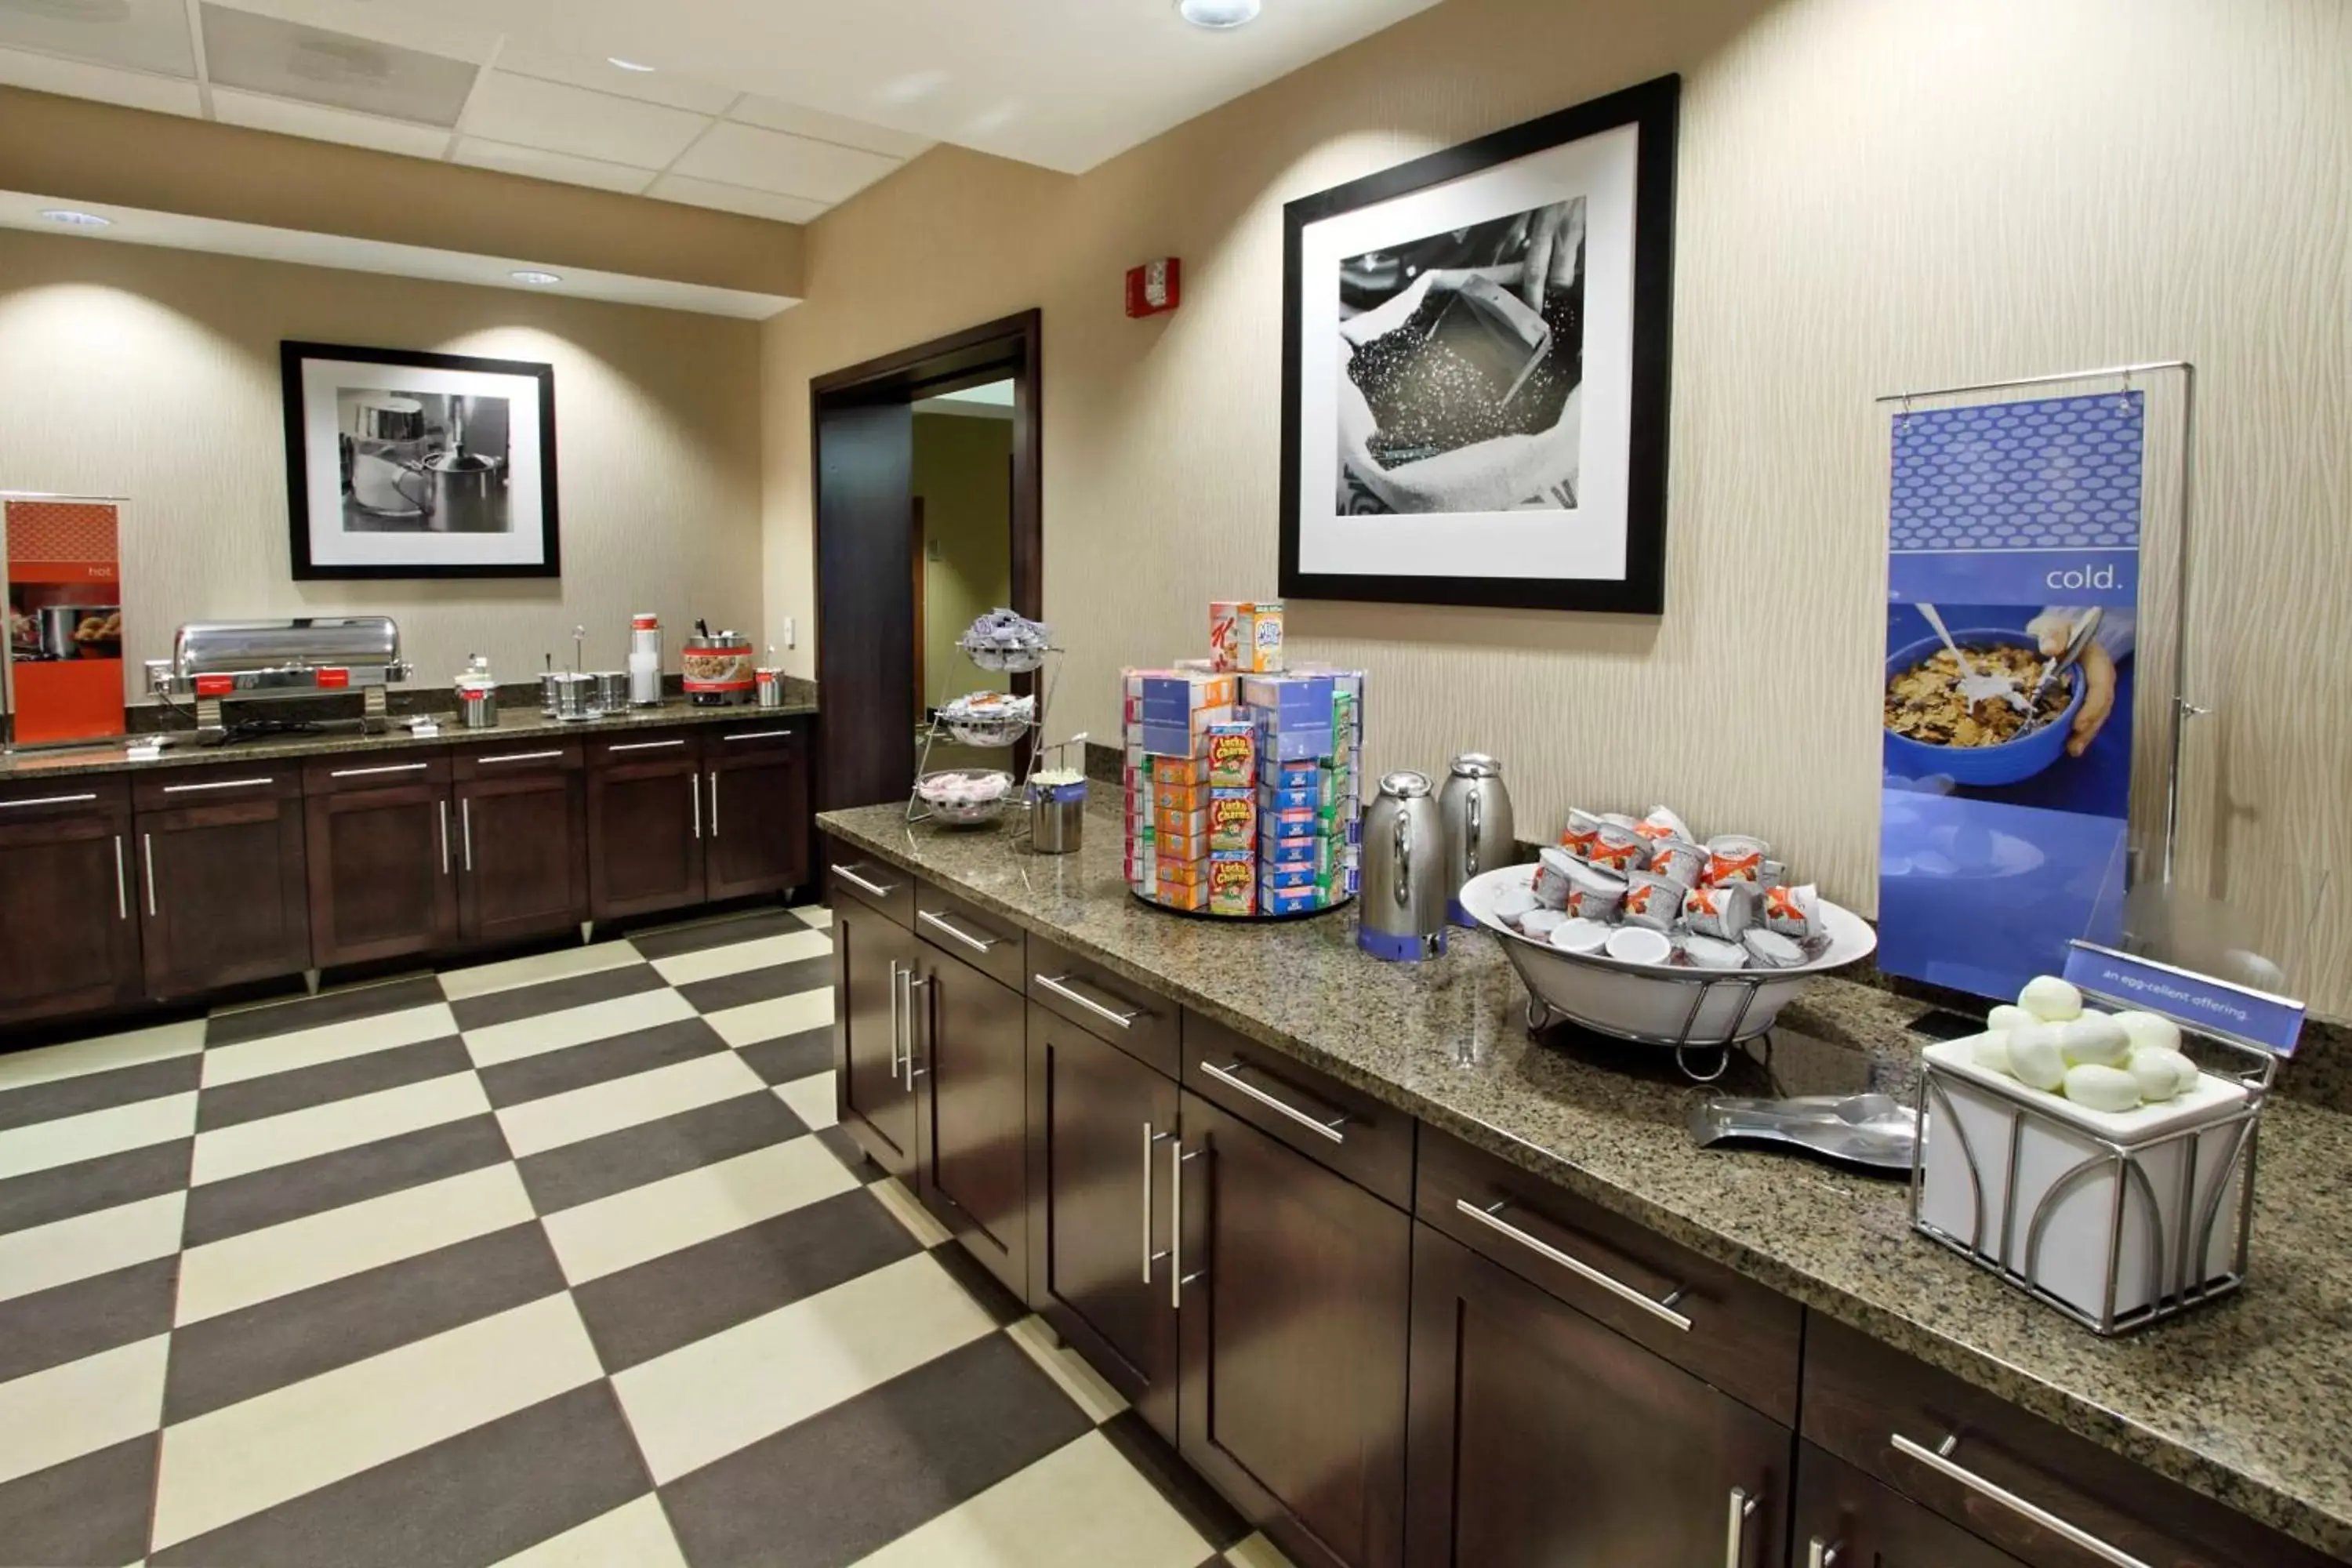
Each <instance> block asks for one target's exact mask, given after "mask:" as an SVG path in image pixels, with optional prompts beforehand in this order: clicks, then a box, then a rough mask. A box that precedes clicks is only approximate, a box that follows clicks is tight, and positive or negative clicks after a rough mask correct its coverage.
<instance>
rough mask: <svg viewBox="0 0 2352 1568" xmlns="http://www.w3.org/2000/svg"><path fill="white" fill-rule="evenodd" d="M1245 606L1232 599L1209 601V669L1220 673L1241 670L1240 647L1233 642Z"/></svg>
mask: <svg viewBox="0 0 2352 1568" xmlns="http://www.w3.org/2000/svg"><path fill="white" fill-rule="evenodd" d="M1244 607H1245V606H1244V605H1242V604H1241V603H1240V602H1238V601H1236V600H1233V599H1212V600H1210V601H1209V668H1212V669H1214V670H1220V671H1232V670H1236V669H1239V668H1241V664H1240V663H1239V658H1240V646H1239V644H1238V643H1237V642H1236V641H1235V640H1234V639H1235V633H1236V632H1237V631H1238V630H1239V629H1240V623H1241V613H1242V611H1243V609H1244Z"/></svg>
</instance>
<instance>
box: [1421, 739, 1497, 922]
mask: <svg viewBox="0 0 2352 1568" xmlns="http://www.w3.org/2000/svg"><path fill="white" fill-rule="evenodd" d="M1437 815H1438V820H1439V823H1440V824H1441V826H1443V828H1444V846H1445V848H1444V854H1445V913H1446V918H1447V919H1449V920H1451V921H1453V922H1454V924H1455V925H1458V926H1475V925H1476V924H1477V923H1478V922H1477V921H1475V920H1474V919H1472V918H1471V915H1470V911H1469V910H1465V909H1464V908H1463V907H1462V899H1461V892H1462V884H1463V883H1465V882H1466V881H1468V880H1469V879H1471V878H1473V877H1475V876H1476V875H1478V873H1480V872H1481V871H1491V870H1493V869H1494V868H1496V867H1497V866H1507V865H1509V864H1510V863H1511V857H1512V856H1513V855H1514V854H1516V853H1517V843H1516V841H1515V840H1514V839H1513V837H1512V831H1513V826H1512V822H1511V792H1510V791H1509V790H1507V789H1505V788H1504V787H1503V764H1502V763H1498V762H1496V760H1495V759H1494V758H1492V757H1490V756H1488V755H1486V752H1463V753H1462V754H1461V755H1460V756H1458V757H1456V758H1454V765H1453V767H1452V769H1451V770H1450V771H1449V772H1448V773H1447V774H1446V776H1445V787H1444V789H1442V790H1440V791H1439V792H1438V796H1437Z"/></svg>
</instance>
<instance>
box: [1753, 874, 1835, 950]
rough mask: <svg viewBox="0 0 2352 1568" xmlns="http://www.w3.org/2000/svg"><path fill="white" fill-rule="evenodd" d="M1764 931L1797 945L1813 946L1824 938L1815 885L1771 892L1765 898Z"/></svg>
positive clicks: (1820, 906)
mask: <svg viewBox="0 0 2352 1568" xmlns="http://www.w3.org/2000/svg"><path fill="white" fill-rule="evenodd" d="M1764 929H1765V930H1766V931H1778V932H1780V934H1781V935H1782V936H1785V937H1788V938H1790V940H1791V941H1794V942H1811V940H1812V939H1813V938H1815V937H1817V936H1819V935H1821V934H1822V902H1821V898H1820V895H1818V894H1817V893H1815V892H1814V891H1813V887H1812V884H1811V883H1810V882H1808V883H1806V884H1805V885H1804V886H1803V887H1801V888H1773V889H1769V890H1768V891H1767V892H1766V893H1765V895H1764Z"/></svg>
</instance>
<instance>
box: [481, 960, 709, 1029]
mask: <svg viewBox="0 0 2352 1568" xmlns="http://www.w3.org/2000/svg"><path fill="white" fill-rule="evenodd" d="M663 984H665V982H664V981H663V979H662V977H661V976H660V975H658V974H656V973H654V968H653V965H651V964H649V963H632V964H630V965H628V966H627V967H625V968H622V969H599V970H597V971H595V972H594V973H589V974H572V975H567V976H565V977H564V978H563V979H562V980H543V981H541V982H540V983H539V984H536V985H518V986H516V987H515V988H514V989H513V990H511V991H493V992H491V993H490V994H488V995H487V996H468V997H467V998H466V999H465V1000H464V1001H462V1002H452V1003H450V1004H449V1010H450V1011H451V1012H452V1013H455V1014H456V1015H457V1027H459V1028H461V1029H482V1028H488V1026H490V1025H492V1024H511V1023H513V1022H514V1021H515V1020H516V1019H517V1018H536V1017H538V1016H541V1014H544V1013H561V1012H562V1011H564V1010H565V1009H566V1008H569V1007H586V1006H590V1005H593V1004H595V1003H598V1002H611V1001H614V1000H616V999H617V998H620V997H623V996H634V995H635V994H637V993H638V992H640V991H658V990H660V989H661V988H662V986H663Z"/></svg>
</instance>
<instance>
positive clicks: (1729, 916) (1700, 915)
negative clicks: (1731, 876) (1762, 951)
mask: <svg viewBox="0 0 2352 1568" xmlns="http://www.w3.org/2000/svg"><path fill="white" fill-rule="evenodd" d="M1682 912H1683V919H1684V921H1685V922H1687V923H1688V925H1689V926H1690V929H1691V930H1692V931H1695V932H1696V933H1697V934H1698V935H1700V936H1706V937H1713V938H1714V939H1715V940H1717V942H1738V940H1739V938H1740V934H1741V933H1742V932H1743V931H1747V930H1748V928H1749V927H1750V926H1753V925H1754V924H1755V923H1756V889H1754V888H1753V887H1752V886H1751V885H1749V884H1748V883H1746V882H1718V883H1717V884H1716V885H1715V886H1714V887H1712V888H1693V889H1690V890H1689V891H1688V892H1686V893H1685V894H1684V895H1683V905H1682Z"/></svg>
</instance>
